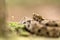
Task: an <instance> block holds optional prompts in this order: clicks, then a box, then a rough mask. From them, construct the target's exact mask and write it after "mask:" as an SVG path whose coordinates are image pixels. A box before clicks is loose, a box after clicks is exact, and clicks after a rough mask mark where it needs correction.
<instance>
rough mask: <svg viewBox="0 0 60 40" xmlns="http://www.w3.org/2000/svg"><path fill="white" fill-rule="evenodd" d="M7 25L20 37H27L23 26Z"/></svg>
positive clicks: (16, 24)
mask: <svg viewBox="0 0 60 40" xmlns="http://www.w3.org/2000/svg"><path fill="white" fill-rule="evenodd" d="M8 25H9V26H10V27H11V28H12V29H13V31H15V32H17V34H18V35H20V36H29V35H30V33H28V32H27V31H26V30H24V27H25V26H24V25H23V24H19V23H18V22H10V23H8Z"/></svg>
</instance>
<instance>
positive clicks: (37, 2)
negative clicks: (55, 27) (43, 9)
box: [6, 0, 60, 6]
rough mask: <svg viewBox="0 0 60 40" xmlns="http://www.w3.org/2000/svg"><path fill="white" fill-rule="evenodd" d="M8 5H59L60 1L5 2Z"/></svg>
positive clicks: (27, 0)
mask: <svg viewBox="0 0 60 40" xmlns="http://www.w3.org/2000/svg"><path fill="white" fill-rule="evenodd" d="M6 3H7V4H8V5H10V4H11V5H25V6H26V5H28V6H29V5H40V4H60V0H6Z"/></svg>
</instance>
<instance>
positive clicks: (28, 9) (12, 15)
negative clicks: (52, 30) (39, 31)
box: [6, 0, 60, 40]
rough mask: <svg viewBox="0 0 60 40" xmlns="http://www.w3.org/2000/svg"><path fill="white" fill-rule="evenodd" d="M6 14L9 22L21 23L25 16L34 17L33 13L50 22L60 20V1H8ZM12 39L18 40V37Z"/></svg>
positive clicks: (35, 39)
mask: <svg viewBox="0 0 60 40" xmlns="http://www.w3.org/2000/svg"><path fill="white" fill-rule="evenodd" d="M6 12H7V21H8V22H10V21H13V22H19V21H20V20H21V19H22V18H23V17H25V16H27V17H32V14H33V13H39V14H40V15H41V16H42V17H43V18H46V19H49V20H60V0H6ZM12 38H13V39H14V40H16V38H17V37H16V38H14V37H12ZM8 39H9V38H8ZM13 39H11V38H10V39H9V40H13ZM18 40H60V38H43V37H18Z"/></svg>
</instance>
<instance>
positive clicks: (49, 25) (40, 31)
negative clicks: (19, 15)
mask: <svg viewBox="0 0 60 40" xmlns="http://www.w3.org/2000/svg"><path fill="white" fill-rule="evenodd" d="M22 24H24V25H25V29H26V31H28V32H30V33H31V34H36V35H39V36H46V37H59V36H60V25H59V23H58V22H57V21H51V20H46V19H43V18H42V17H41V16H40V15H38V14H33V18H32V19H31V18H27V17H24V20H23V21H22Z"/></svg>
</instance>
